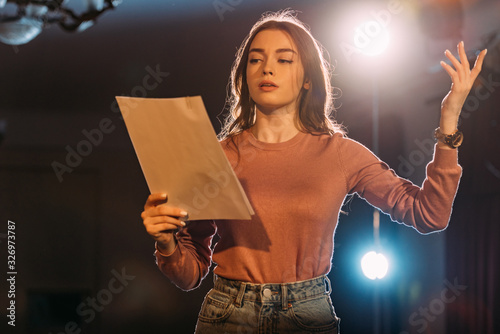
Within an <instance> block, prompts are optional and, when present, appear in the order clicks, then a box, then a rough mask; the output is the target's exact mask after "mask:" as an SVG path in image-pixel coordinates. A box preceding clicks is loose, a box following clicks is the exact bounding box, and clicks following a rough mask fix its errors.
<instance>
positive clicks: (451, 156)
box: [339, 139, 462, 234]
mask: <svg viewBox="0 0 500 334" xmlns="http://www.w3.org/2000/svg"><path fill="white" fill-rule="evenodd" d="M339 154H340V159H341V162H342V164H343V167H344V174H345V177H346V187H347V192H348V193H357V194H358V195H359V196H360V197H362V198H364V199H366V201H368V203H370V204H372V205H373V206H375V207H377V208H379V209H381V210H382V211H383V212H385V213H387V214H389V215H390V216H391V219H392V220H393V221H397V222H399V223H403V224H405V225H408V226H412V227H413V228H415V229H416V230H417V231H419V232H420V233H423V234H425V233H431V232H435V231H439V230H443V229H445V228H446V227H447V226H448V222H449V220H450V216H451V211H452V205H453V201H454V199H455V194H456V192H457V189H458V184H459V181H460V177H461V175H462V168H461V167H460V166H459V165H458V153H457V150H445V149H441V148H439V147H438V146H437V145H435V147H434V158H433V160H432V161H431V162H430V163H429V164H428V165H427V167H426V178H425V180H424V182H423V184H422V186H421V187H418V186H416V185H414V184H413V183H412V182H410V181H408V180H406V179H403V178H400V177H398V176H397V175H396V173H395V172H394V171H393V170H392V169H390V168H389V166H388V165H387V164H385V163H384V162H382V161H380V160H379V159H378V158H377V157H376V156H375V155H373V153H371V152H370V151H369V150H368V149H367V148H366V147H364V146H363V145H361V144H360V143H357V142H355V141H353V140H350V139H344V140H343V144H342V145H340V153H339Z"/></svg>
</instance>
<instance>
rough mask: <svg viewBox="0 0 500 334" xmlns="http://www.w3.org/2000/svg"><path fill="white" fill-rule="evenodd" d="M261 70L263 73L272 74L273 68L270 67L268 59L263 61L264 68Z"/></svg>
mask: <svg viewBox="0 0 500 334" xmlns="http://www.w3.org/2000/svg"><path fill="white" fill-rule="evenodd" d="M262 71H263V73H264V75H267V74H269V75H274V69H273V68H272V65H271V62H270V61H266V62H265V64H264V68H263V70H262Z"/></svg>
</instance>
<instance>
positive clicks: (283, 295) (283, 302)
mask: <svg viewBox="0 0 500 334" xmlns="http://www.w3.org/2000/svg"><path fill="white" fill-rule="evenodd" d="M287 293H288V288H287V287H286V285H285V284H281V309H282V310H283V311H286V310H288V295H287Z"/></svg>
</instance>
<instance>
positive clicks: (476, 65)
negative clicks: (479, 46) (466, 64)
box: [471, 49, 488, 82]
mask: <svg viewBox="0 0 500 334" xmlns="http://www.w3.org/2000/svg"><path fill="white" fill-rule="evenodd" d="M486 53H488V50H487V49H484V50H483V51H481V52H480V53H479V55H478V56H477V58H476V62H475V63H474V68H472V71H471V77H472V82H474V81H475V80H476V78H477V77H478V75H479V72H481V69H482V68H483V61H484V57H485V56H486Z"/></svg>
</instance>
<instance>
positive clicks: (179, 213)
mask: <svg viewBox="0 0 500 334" xmlns="http://www.w3.org/2000/svg"><path fill="white" fill-rule="evenodd" d="M154 211H155V212H156V213H157V215H160V216H171V217H182V218H185V217H187V216H188V213H187V212H186V210H184V209H182V208H178V207H174V206H170V205H166V204H161V205H158V206H157V207H156V208H155V210H154Z"/></svg>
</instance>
